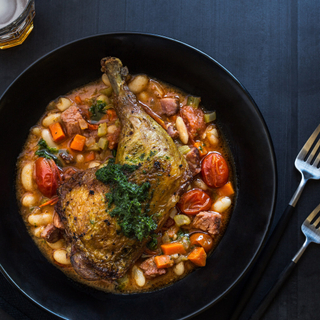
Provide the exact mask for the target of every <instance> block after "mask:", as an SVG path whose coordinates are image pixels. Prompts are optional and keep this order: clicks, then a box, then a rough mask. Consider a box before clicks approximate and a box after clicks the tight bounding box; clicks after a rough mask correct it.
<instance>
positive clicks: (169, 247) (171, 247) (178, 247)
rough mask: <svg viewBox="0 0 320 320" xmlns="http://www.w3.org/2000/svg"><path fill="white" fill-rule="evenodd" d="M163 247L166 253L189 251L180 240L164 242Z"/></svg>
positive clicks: (184, 252)
mask: <svg viewBox="0 0 320 320" xmlns="http://www.w3.org/2000/svg"><path fill="white" fill-rule="evenodd" d="M161 249H162V251H163V253H164V254H175V253H180V254H186V253H187V251H186V249H185V248H184V246H183V244H182V243H180V242H172V243H166V244H162V245H161Z"/></svg>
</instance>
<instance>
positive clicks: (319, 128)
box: [297, 124, 320, 160]
mask: <svg viewBox="0 0 320 320" xmlns="http://www.w3.org/2000/svg"><path fill="white" fill-rule="evenodd" d="M319 132H320V124H319V125H318V126H317V128H316V130H314V132H313V133H312V135H311V136H310V138H309V139H308V140H307V142H306V143H305V144H304V146H303V147H302V149H301V151H300V152H299V153H298V155H297V158H298V159H300V160H304V157H305V156H306V154H307V153H308V151H309V150H310V148H311V146H312V145H313V143H314V141H315V140H316V137H317V136H318V134H319Z"/></svg>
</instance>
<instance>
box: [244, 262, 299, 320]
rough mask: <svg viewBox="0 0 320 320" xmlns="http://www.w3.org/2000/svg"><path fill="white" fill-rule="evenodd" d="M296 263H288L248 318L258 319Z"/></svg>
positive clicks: (251, 319) (250, 319)
mask: <svg viewBox="0 0 320 320" xmlns="http://www.w3.org/2000/svg"><path fill="white" fill-rule="evenodd" d="M296 265H297V264H296V263H295V262H294V261H291V262H290V264H289V265H288V266H287V267H286V268H285V269H284V270H283V271H282V272H281V274H280V275H279V277H278V279H277V280H276V282H275V283H274V285H273V286H272V287H271V288H270V290H269V291H268V292H267V294H266V295H265V297H264V298H263V299H262V302H261V303H260V305H259V306H258V308H257V309H256V311H255V312H254V313H253V314H252V316H251V317H250V318H249V320H259V319H260V318H261V317H262V315H263V314H264V313H265V311H266V310H267V308H268V307H269V305H270V303H271V302H272V300H273V299H274V297H275V296H276V294H277V293H278V291H279V289H280V288H281V287H282V285H283V283H284V282H285V281H286V280H287V278H288V277H289V275H290V274H291V272H292V270H293V269H294V267H295V266H296Z"/></svg>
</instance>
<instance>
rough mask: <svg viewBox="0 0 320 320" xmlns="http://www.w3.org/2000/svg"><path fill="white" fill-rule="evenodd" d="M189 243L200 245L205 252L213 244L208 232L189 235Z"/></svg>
mask: <svg viewBox="0 0 320 320" xmlns="http://www.w3.org/2000/svg"><path fill="white" fill-rule="evenodd" d="M190 244H192V245H198V246H201V247H202V248H203V249H204V250H205V252H209V251H210V250H211V248H212V246H213V240H212V238H211V236H209V235H208V234H206V233H202V232H199V233H194V234H192V235H191V236H190Z"/></svg>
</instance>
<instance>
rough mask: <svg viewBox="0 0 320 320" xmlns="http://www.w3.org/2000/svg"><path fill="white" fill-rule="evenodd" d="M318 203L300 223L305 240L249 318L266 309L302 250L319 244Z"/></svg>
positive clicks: (260, 313)
mask: <svg viewBox="0 0 320 320" xmlns="http://www.w3.org/2000/svg"><path fill="white" fill-rule="evenodd" d="M319 211H320V204H319V205H318V206H317V207H316V208H315V209H314V210H313V211H312V212H311V213H310V215H309V216H308V218H307V219H306V220H305V221H304V222H303V224H302V225H301V230H302V232H303V233H304V235H305V236H306V240H305V242H304V244H303V245H302V247H301V248H300V250H299V251H298V252H297V254H296V255H295V256H294V258H293V259H292V260H291V262H290V264H289V265H288V266H287V267H286V268H285V269H284V270H283V271H282V273H281V274H280V276H279V277H278V279H277V280H276V282H275V284H274V285H273V286H272V288H271V289H270V290H269V292H268V293H267V294H266V295H265V297H264V298H263V300H262V302H261V303H260V305H259V306H258V308H257V309H256V311H255V312H254V313H253V315H252V316H251V318H250V320H258V319H260V318H261V316H262V315H263V314H264V312H265V311H266V310H267V308H268V306H269V305H270V303H271V301H272V300H273V298H274V297H275V296H276V294H277V292H278V291H279V289H280V287H281V286H282V284H283V283H284V282H285V280H286V279H287V278H288V276H289V275H290V273H291V272H292V270H293V269H294V267H295V266H296V265H297V262H298V261H299V259H300V258H301V256H302V254H303V253H304V251H305V250H306V249H307V247H308V245H309V244H310V243H311V242H314V243H317V244H320V229H319V226H320V215H319Z"/></svg>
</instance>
